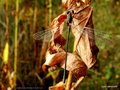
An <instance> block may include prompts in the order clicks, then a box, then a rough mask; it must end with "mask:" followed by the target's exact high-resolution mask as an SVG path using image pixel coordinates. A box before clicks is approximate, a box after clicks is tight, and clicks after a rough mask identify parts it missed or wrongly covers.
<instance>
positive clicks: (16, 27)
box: [14, 0, 19, 89]
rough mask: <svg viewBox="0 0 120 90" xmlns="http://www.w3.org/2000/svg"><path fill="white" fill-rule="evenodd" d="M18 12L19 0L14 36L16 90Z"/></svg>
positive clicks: (17, 1) (17, 2)
mask: <svg viewBox="0 0 120 90" xmlns="http://www.w3.org/2000/svg"><path fill="white" fill-rule="evenodd" d="M18 11H19V0H16V15H15V33H14V34H15V35H14V38H15V40H14V41H15V48H14V73H15V74H14V82H15V87H14V88H15V89H16V77H17V55H18V53H17V52H18V49H17V47H18V43H17V40H18V38H17V36H18V21H19V20H18Z"/></svg>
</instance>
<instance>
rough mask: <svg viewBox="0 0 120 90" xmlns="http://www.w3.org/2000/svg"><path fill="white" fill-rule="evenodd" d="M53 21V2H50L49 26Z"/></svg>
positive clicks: (50, 0)
mask: <svg viewBox="0 0 120 90" xmlns="http://www.w3.org/2000/svg"><path fill="white" fill-rule="evenodd" d="M51 19H52V0H49V25H50V24H51Z"/></svg>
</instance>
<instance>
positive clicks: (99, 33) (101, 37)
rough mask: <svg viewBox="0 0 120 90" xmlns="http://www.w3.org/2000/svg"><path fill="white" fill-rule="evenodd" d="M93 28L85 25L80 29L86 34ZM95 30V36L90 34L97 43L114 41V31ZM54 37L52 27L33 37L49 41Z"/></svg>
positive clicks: (64, 31) (64, 32) (91, 32)
mask: <svg viewBox="0 0 120 90" xmlns="http://www.w3.org/2000/svg"><path fill="white" fill-rule="evenodd" d="M74 28H75V29H78V28H76V27H74ZM89 29H91V28H89V27H84V29H83V30H79V31H80V33H82V35H85V34H86V33H88V31H87V30H89ZM93 31H94V36H95V38H94V37H92V36H89V37H90V38H91V39H93V40H95V41H96V42H97V43H103V42H104V43H106V44H110V43H113V41H114V38H113V37H112V36H113V35H112V32H107V31H105V30H104V31H103V30H99V29H93ZM93 31H91V30H89V33H90V34H93ZM66 33H67V30H65V29H64V30H63V34H64V35H66ZM51 37H52V33H51V29H50V28H49V29H46V30H43V31H40V32H37V33H35V34H33V38H34V39H35V40H44V41H46V42H49V41H50V39H51Z"/></svg>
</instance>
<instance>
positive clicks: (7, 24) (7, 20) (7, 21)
mask: <svg viewBox="0 0 120 90" xmlns="http://www.w3.org/2000/svg"><path fill="white" fill-rule="evenodd" d="M5 11H6V40H7V41H8V38H9V36H8V27H9V18H8V0H6V7H5Z"/></svg>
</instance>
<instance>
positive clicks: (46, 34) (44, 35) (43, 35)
mask: <svg viewBox="0 0 120 90" xmlns="http://www.w3.org/2000/svg"><path fill="white" fill-rule="evenodd" d="M66 32H67V30H63V34H65V33H66ZM58 36H59V35H58ZM58 36H57V37H58ZM57 37H56V38H57ZM51 38H52V32H51V29H50V28H49V29H46V30H44V31H40V32H37V33H35V34H33V39H35V40H44V41H46V42H49V41H50V39H51Z"/></svg>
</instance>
